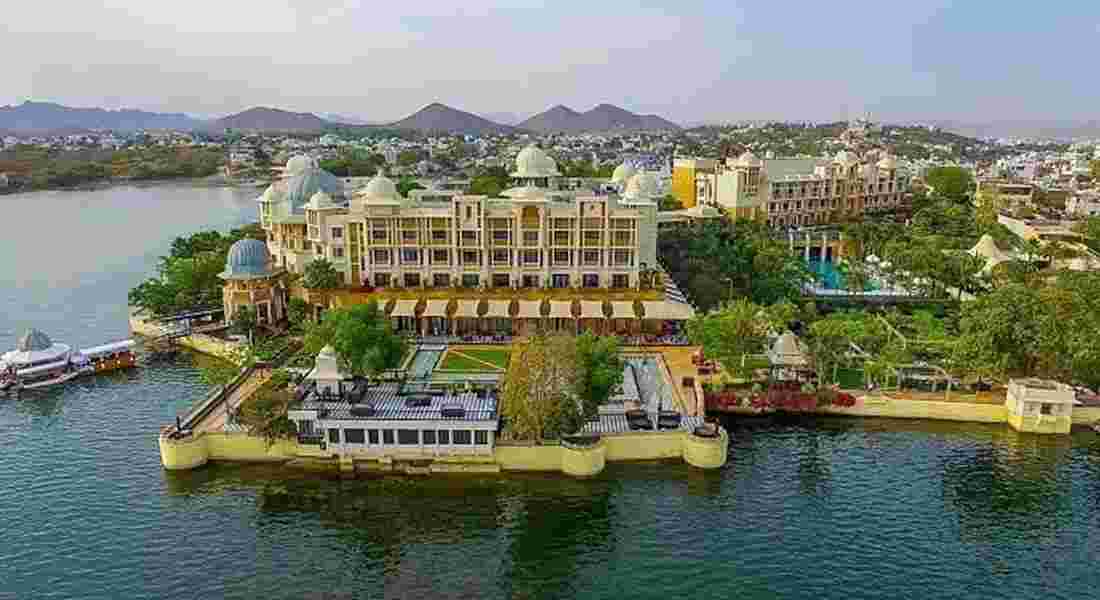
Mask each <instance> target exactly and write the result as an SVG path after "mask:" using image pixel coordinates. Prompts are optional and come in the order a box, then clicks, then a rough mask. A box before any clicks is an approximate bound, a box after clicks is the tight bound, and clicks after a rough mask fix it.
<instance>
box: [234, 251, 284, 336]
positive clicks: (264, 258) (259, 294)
mask: <svg viewBox="0 0 1100 600" xmlns="http://www.w3.org/2000/svg"><path fill="white" fill-rule="evenodd" d="M285 273H286V271H284V270H283V269H282V268H280V267H277V266H275V265H274V264H273V262H272V260H271V255H270V254H269V253H268V251H267V244H265V243H264V242H263V241H261V240H255V239H243V240H239V241H237V242H235V243H234V244H233V245H232V246H230V247H229V254H228V255H227V256H226V259H225V270H224V271H222V272H221V274H220V275H219V277H221V278H222V280H224V281H225V283H224V284H223V285H222V304H223V307H224V308H225V320H226V322H227V323H229V322H232V321H233V315H235V314H236V313H237V311H238V310H240V309H241V308H242V307H249V308H251V309H253V310H254V311H256V321H257V322H258V323H259V324H261V325H274V324H276V323H279V322H280V321H282V320H283V319H285V318H286V305H287V287H286V282H285V278H284V275H285Z"/></svg>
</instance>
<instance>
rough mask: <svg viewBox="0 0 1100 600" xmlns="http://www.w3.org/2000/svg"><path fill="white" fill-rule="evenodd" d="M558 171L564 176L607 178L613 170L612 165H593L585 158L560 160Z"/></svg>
mask: <svg viewBox="0 0 1100 600" xmlns="http://www.w3.org/2000/svg"><path fill="white" fill-rule="evenodd" d="M558 171H559V172H560V173H561V174H562V176H564V177H599V178H603V179H608V178H610V177H611V174H612V173H614V172H615V167H614V165H604V166H602V167H598V168H597V167H595V166H593V165H592V163H591V162H590V161H587V160H560V161H558Z"/></svg>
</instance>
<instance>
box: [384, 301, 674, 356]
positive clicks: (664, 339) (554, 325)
mask: <svg viewBox="0 0 1100 600" xmlns="http://www.w3.org/2000/svg"><path fill="white" fill-rule="evenodd" d="M383 311H384V312H385V314H386V316H387V317H389V319H390V320H391V322H392V324H393V327H394V330H395V331H397V332H398V333H404V334H406V335H409V336H412V337H418V338H428V339H433V340H436V339H438V340H440V341H450V342H454V343H458V342H466V343H507V341H509V340H510V339H511V338H513V337H523V336H529V335H532V334H534V333H537V332H551V331H560V332H566V333H571V334H579V333H583V332H586V331H591V332H593V333H597V334H600V335H618V336H622V337H623V338H624V340H625V341H624V343H627V344H628V345H683V344H687V343H688V340H687V336H686V335H684V322H685V321H687V320H688V319H690V318H691V317H692V316H694V314H695V310H694V309H693V308H692V307H691V305H689V304H684V303H681V302H672V301H640V300H635V301H608V300H604V301H598V300H545V299H544V300H519V299H513V300H499V299H485V298H482V299H458V298H452V299H425V298H421V299H412V298H408V299H391V300H389V301H387V302H386V303H385V305H384V306H383Z"/></svg>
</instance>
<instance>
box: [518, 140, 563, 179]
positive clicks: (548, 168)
mask: <svg viewBox="0 0 1100 600" xmlns="http://www.w3.org/2000/svg"><path fill="white" fill-rule="evenodd" d="M560 175H561V174H560V173H559V172H558V163H556V162H554V159H552V158H550V157H549V156H547V154H546V153H545V152H543V151H542V150H540V149H539V148H538V146H535V145H533V144H532V145H530V146H527V147H526V148H524V149H523V150H520V152H519V154H518V155H516V171H515V172H514V173H512V177H519V178H531V179H537V178H542V177H558V176H560Z"/></svg>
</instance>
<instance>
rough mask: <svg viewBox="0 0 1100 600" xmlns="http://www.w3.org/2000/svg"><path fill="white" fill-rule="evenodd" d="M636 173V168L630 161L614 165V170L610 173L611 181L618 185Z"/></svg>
mask: <svg viewBox="0 0 1100 600" xmlns="http://www.w3.org/2000/svg"><path fill="white" fill-rule="evenodd" d="M635 173H637V170H636V169H635V168H634V166H633V165H631V164H630V163H625V162H624V163H623V164H621V165H619V166H617V167H615V171H614V172H613V173H611V183H617V184H620V185H626V183H627V182H628V181H630V178H631V177H633V176H634V174H635Z"/></svg>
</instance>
